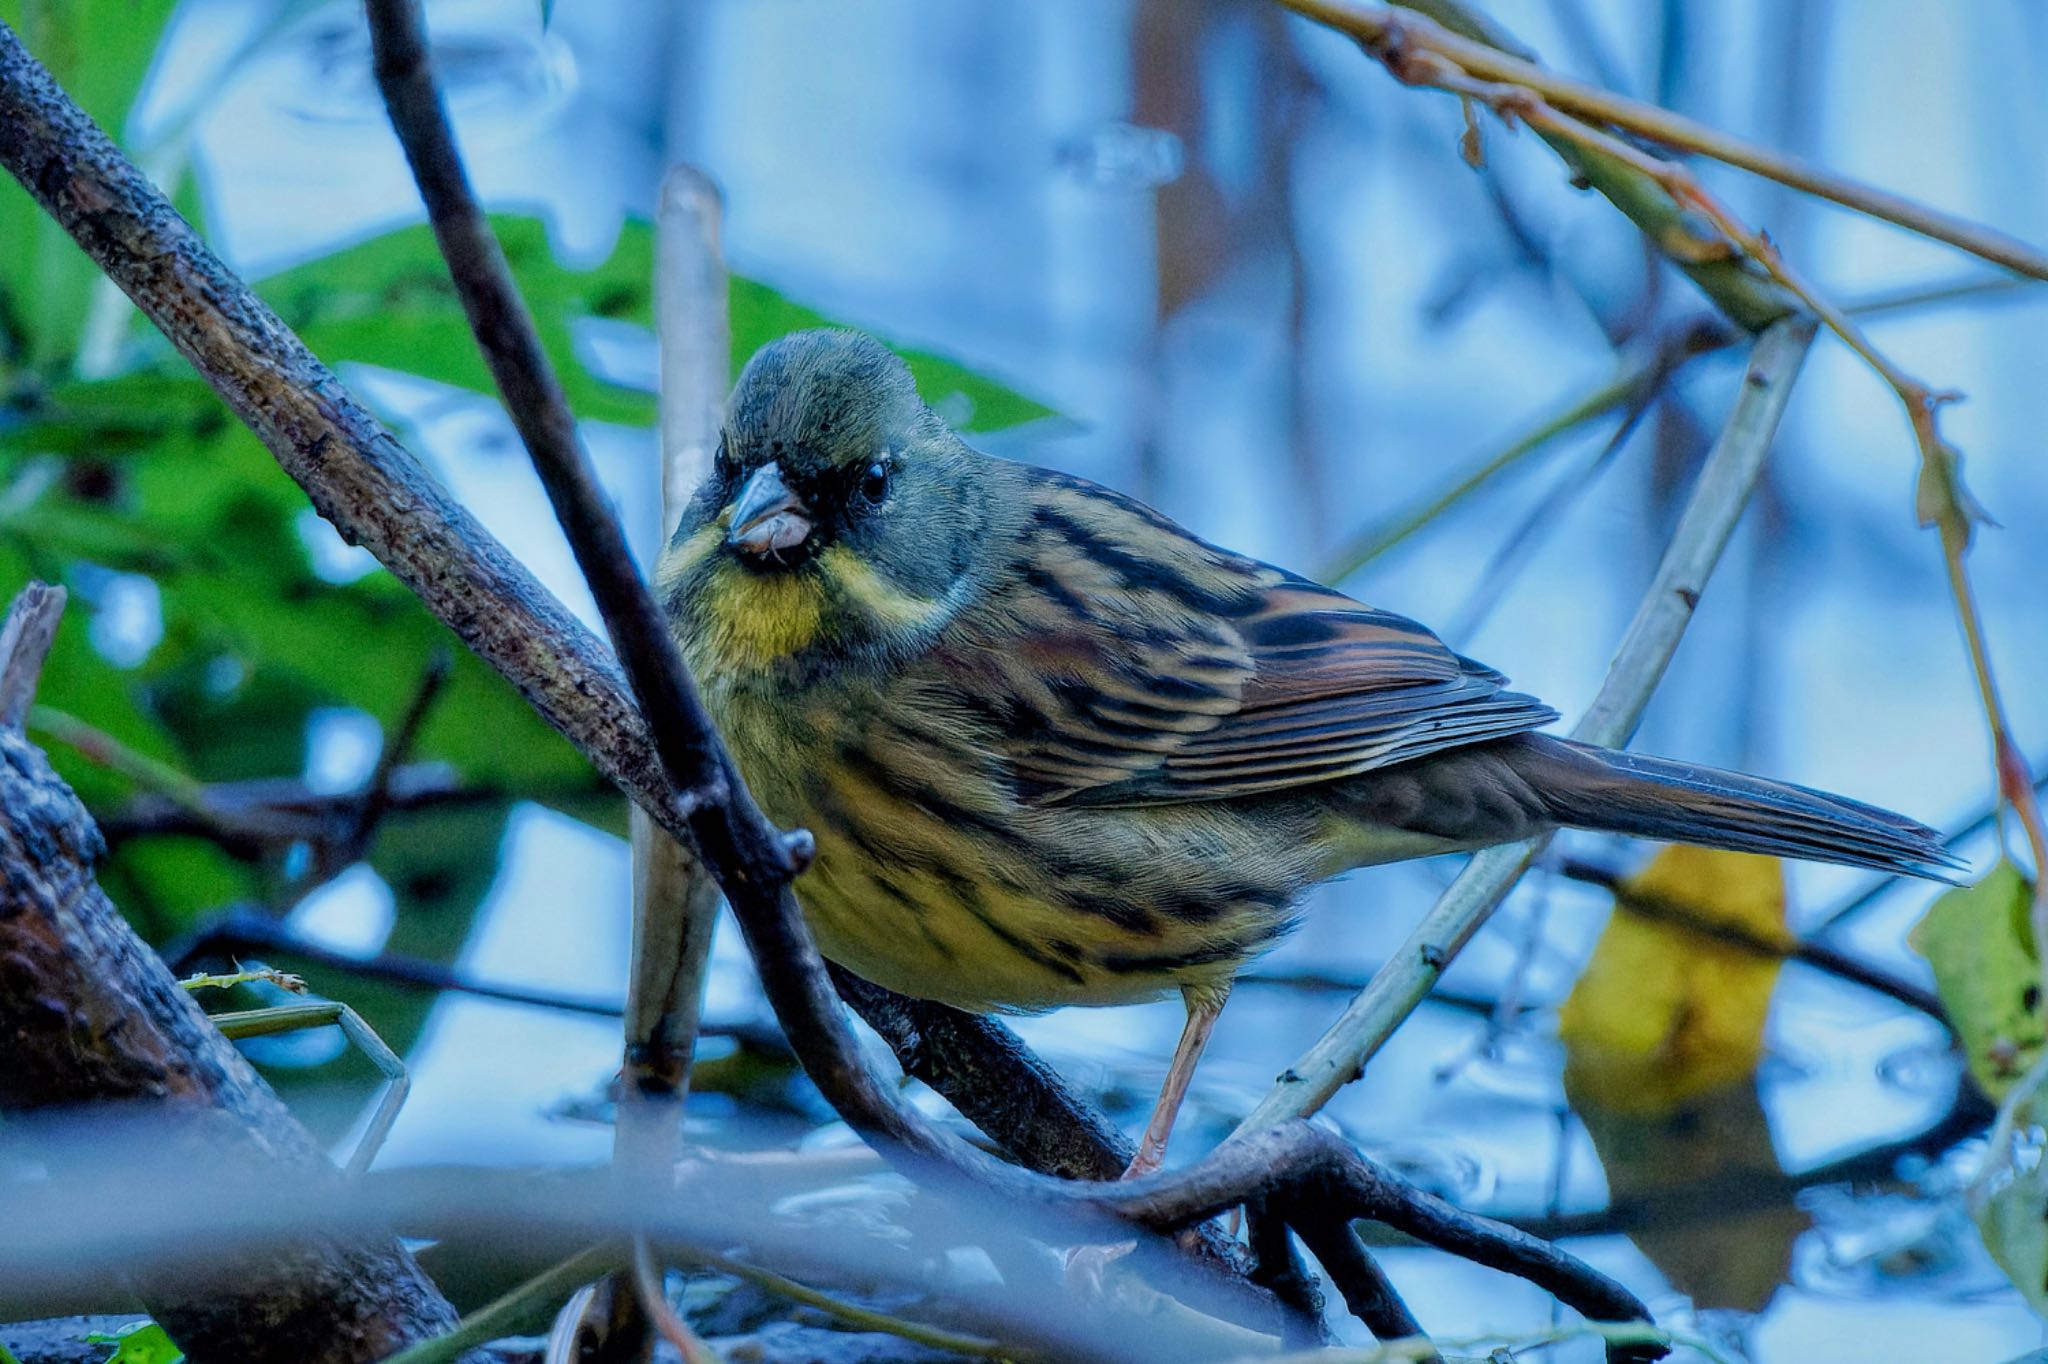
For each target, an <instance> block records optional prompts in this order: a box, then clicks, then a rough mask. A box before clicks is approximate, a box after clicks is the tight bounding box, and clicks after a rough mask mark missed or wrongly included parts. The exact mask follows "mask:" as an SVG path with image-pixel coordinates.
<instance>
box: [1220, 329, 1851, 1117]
mask: <svg viewBox="0 0 2048 1364" xmlns="http://www.w3.org/2000/svg"><path fill="white" fill-rule="evenodd" d="M1813 333H1814V324H1813V322H1812V321H1811V320H1810V319H1806V318H1794V319H1789V320H1787V321H1784V322H1779V323H1775V324H1773V325H1772V326H1771V328H1770V329H1769V330H1767V331H1766V332H1764V334H1763V335H1762V336H1761V337H1759V338H1758V339H1757V343H1756V348H1755V350H1754V351H1753V352H1752V353H1751V355H1750V361H1749V368H1748V370H1747V372H1746V373H1745V374H1744V376H1743V383H1742V386H1741V391H1740V393H1739V395H1738V396H1737V398H1736V400H1735V406H1734V409H1733V410H1732V411H1731V412H1730V413H1729V414H1728V424H1727V425H1726V426H1725V427H1724V428H1723V429H1722V431H1721V436H1720V439H1719V440H1717V441H1716V442H1715V443H1714V448H1713V450H1712V451H1711V452H1710V453H1709V454H1708V456H1707V462H1706V463H1705V465H1703V466H1702V467H1701V469H1700V474H1699V480H1698V482H1697V483H1695V484H1694V485H1693V490H1692V496H1691V498H1690V500H1689V501H1688V502H1687V504H1686V508H1685V512H1684V514H1683V515H1682V516H1680V518H1679V521H1678V525H1677V528H1676V529H1675V530H1674V531H1673V532H1672V536H1671V543H1670V544H1669V545H1668V546H1667V547H1666V549H1665V551H1664V559H1663V562H1662V563H1661V564H1659V565H1658V567H1657V573H1656V576H1655V577H1654V578H1653V579H1652V580H1651V582H1650V586H1649V589H1648V590H1647V591H1646V592H1644V594H1643V599H1642V603H1641V604H1640V605H1639V606H1638V607H1637V608H1636V614H1635V619H1634V620H1632V621H1631V622H1630V623H1629V627H1628V632H1627V633H1626V634H1625V635H1624V636H1623V637H1622V642H1621V647H1620V648H1619V649H1618V650H1617V651H1616V653H1615V656H1614V662H1613V664H1612V665H1611V666H1610V667H1609V669H1608V672H1607V680H1606V682H1605V683H1603V684H1602V686H1601V688H1600V692H1599V694H1598V695H1597V696H1595V697H1594V699H1593V704H1592V705H1591V706H1589V707H1588V708H1587V710H1586V713H1585V715H1584V716H1583V717H1581V719H1580V720H1579V723H1578V725H1577V727H1576V728H1574V729H1573V731H1572V737H1574V738H1576V739H1583V740H1585V741H1587V742H1589V743H1597V744H1609V745H1617V744H1624V743H1626V742H1627V741H1628V737H1629V735H1630V734H1632V733H1633V732H1634V731H1635V727H1636V721H1637V719H1638V718H1639V717H1640V716H1641V715H1642V712H1643V707H1644V706H1646V705H1648V704H1649V700H1650V696H1651V694H1652V693H1653V692H1655V690H1656V688H1657V683H1658V682H1659V681H1661V680H1662V679H1663V676H1664V670H1665V668H1666V667H1667V666H1668V665H1669V664H1670V662H1671V655H1672V653H1673V652H1674V651H1675V650H1676V649H1677V648H1678V641H1679V639H1680V638H1681V637H1682V636H1683V635H1684V633H1685V627H1686V626H1687V625H1688V624H1689V623H1690V622H1691V620H1692V613H1693V608H1694V607H1695V606H1696V605H1697V604H1698V603H1699V599H1700V593H1701V592H1703V591H1704V590H1705V589H1706V585H1707V579H1708V577H1709V576H1710V575H1711V574H1712V573H1713V569H1714V565H1715V564H1716V563H1717V562H1718V561H1719V559H1720V557H1721V550H1722V547H1723V546H1725V545H1726V544H1727V543H1728V537H1729V536H1730V535H1731V534H1732V533H1733V532H1734V530H1735V523H1736V522H1737V521H1738V520H1739V519H1740V518H1741V516H1742V509H1743V507H1744V506H1745V505H1746V503H1747V501H1748V498H1749V492H1750V489H1751V488H1752V487H1753V486H1754V485H1755V482H1756V478H1757V475H1758V474H1759V473H1761V472H1762V470H1763V464H1764V458H1765V456H1766V455H1768V454H1769V453H1770V447H1771V437H1772V435H1773V433H1775V432H1776V431H1777V429H1778V419H1779V418H1780V417H1781V416H1783V415H1784V411H1785V404H1786V402H1787V400H1788V399H1789V398H1790V397H1791V393H1792V383H1793V380H1794V379H1795V378H1797V377H1798V373H1799V366H1800V364H1801V362H1802V361H1803V360H1804V359H1805V358H1806V352H1807V348H1808V346H1809V345H1810V344H1811V342H1812V340H1813ZM1543 841H1544V840H1536V841H1532V842H1527V843H1511V844H1507V845H1504V846H1502V847H1498V848H1488V849H1486V850H1485V851H1484V852H1480V853H1476V854H1474V855H1473V857H1472V859H1471V861H1469V862H1467V863H1466V864H1465V869H1464V870H1463V871H1462V872H1460V873H1459V874H1458V878H1457V879H1456V880H1455V881H1453V882H1451V885H1450V888H1449V889H1447V890H1446V891H1445V892H1444V894H1443V897H1442V898H1441V899H1439V900H1438V901H1437V902H1436V905H1435V907H1434V908H1432V909H1431V910H1430V911H1429V913H1428V914H1427V915H1426V916H1424V918H1423V920H1422V922H1421V923H1420V924H1419V925H1417V927H1416V929H1415V931H1414V932H1413V933H1411V934H1410V935H1409V936H1408V939H1407V941H1406V942H1404V943H1403V944H1402V945H1401V947H1400V949H1399V950H1398V951H1396V952H1395V954H1394V955H1393V957H1392V958H1391V959H1390V960H1389V961H1388V962H1387V964H1386V965H1385V966H1384V967H1382V968H1380V971H1379V973H1378V974H1377V975H1375V976H1374V977H1373V979H1372V982H1371V983H1370V984H1368V985H1367V986H1366V988H1365V989H1364V990H1363V991H1361V992H1360V993H1359V995H1358V997H1357V998H1356V999H1354V1000H1352V1002H1351V1005H1350V1007H1349V1008H1347V1009H1346V1010H1345V1011H1344V1013H1343V1015H1342V1016H1341V1017H1339V1018H1338V1020H1337V1021H1336V1022H1335V1023H1333V1024H1331V1025H1330V1028H1329V1030H1328V1031H1327V1032H1325V1033H1324V1034H1323V1035H1322V1037H1321V1038H1319V1039H1317V1041H1316V1042H1315V1044H1314V1045H1313V1046H1311V1047H1310V1048H1309V1049H1308V1050H1307V1051H1306V1052H1304V1053H1302V1055H1301V1057H1300V1058H1299V1059H1297V1060H1296V1061H1295V1063H1294V1064H1293V1065H1291V1066H1289V1067H1288V1068H1287V1069H1286V1070H1285V1071H1284V1072H1282V1074H1281V1077H1280V1080H1279V1082H1278V1083H1277V1084H1275V1085H1274V1087H1273V1089H1272V1090H1271V1091H1270V1092H1269V1093H1268V1094H1267V1095H1266V1097H1265V1098H1264V1099H1263V1100H1261V1101H1260V1103H1259V1105H1258V1107H1257V1108H1255V1109H1253V1110H1252V1112H1251V1114H1250V1115H1249V1116H1248V1117H1246V1118H1245V1120H1244V1122H1243V1123H1242V1124H1241V1125H1240V1126H1239V1129H1238V1130H1239V1131H1246V1130H1249V1129H1251V1128H1255V1127H1259V1126H1263V1125H1265V1124H1268V1123H1274V1122H1279V1121H1282V1120H1284V1119H1287V1118H1299V1117H1306V1116H1307V1115H1309V1114H1311V1113H1314V1112H1315V1111H1316V1110H1318V1109H1320V1108H1321V1107H1322V1106H1323V1105H1324V1104H1326V1103H1328V1102H1329V1101H1330V1099H1331V1097H1332V1096H1334V1095H1335V1094H1336V1093H1337V1091H1338V1090H1339V1089H1341V1088H1343V1086H1344V1085H1346V1084H1347V1083H1349V1082H1350V1081H1351V1080H1352V1078H1354V1077H1355V1076H1357V1075H1358V1074H1359V1073H1360V1072H1361V1071H1362V1070H1363V1068H1364V1066H1365V1063H1366V1062H1367V1061H1368V1060H1370V1059H1371V1058H1372V1057H1373V1056H1374V1055H1375V1054H1377V1053H1378V1051H1379V1049H1380V1047H1381V1046H1382V1045H1383V1044H1384V1043H1385V1042H1386V1040H1387V1038H1388V1037H1390V1036H1392V1035H1393V1031H1394V1029H1395V1028H1397V1027H1399V1026H1400V1024H1401V1022H1402V1021H1403V1020H1404V1019H1406V1018H1407V1017H1408V1015H1409V1014H1410V1013H1412V1012H1413V1011H1414V1010H1415V1007H1416V1006H1417V1005H1418V1004H1420V1003H1421V1002H1422V1000H1423V998H1424V997H1425V996H1426V995H1428V993H1429V991H1430V988H1431V987H1432V986H1433V985H1435V984H1436V981H1437V978H1438V977H1439V976H1441V975H1442V974H1443V970H1444V968H1445V967H1446V966H1448V965H1449V964H1450V961H1451V958H1453V957H1455V956H1456V955H1457V954H1458V952H1459V951H1460V950H1461V949H1463V947H1464V946H1465V944H1466V943H1467V942H1469V941H1471V938H1472V935H1473V934H1474V933H1476V932H1478V931H1479V928H1480V925H1482V924H1484V923H1485V922H1486V920H1487V918H1488V917H1489V916H1490V915H1491V914H1492V913H1493V911H1494V909H1495V908H1496V907H1497V906H1498V905H1499V904H1500V902H1501V901H1502V900H1503V899H1505V898H1506V896H1507V893H1508V891H1509V890H1511V889H1512V888H1513V887H1514V884H1515V882H1516V881H1517V880H1518V879H1520V877H1521V875H1522V873H1523V872H1524V871H1525V870H1527V869H1528V866H1529V863H1530V861H1531V859H1532V858H1534V857H1535V855H1536V852H1537V850H1538V849H1539V848H1540V847H1541V846H1542V843H1543Z"/></svg>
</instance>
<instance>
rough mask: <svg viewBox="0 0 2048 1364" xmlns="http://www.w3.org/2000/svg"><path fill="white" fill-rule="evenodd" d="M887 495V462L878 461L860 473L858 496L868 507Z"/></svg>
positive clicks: (883, 460)
mask: <svg viewBox="0 0 2048 1364" xmlns="http://www.w3.org/2000/svg"><path fill="white" fill-rule="evenodd" d="M888 495H889V461H888V460H886V459H878V460H876V461H875V462H874V463H872V464H870V465H868V467H867V468H866V469H865V470H863V471H862V472H861V476H860V496H861V500H862V501H863V502H866V503H869V504H870V505H873V504H876V503H879V502H880V501H881V500H882V499H883V498H885V497H887V496H888Z"/></svg>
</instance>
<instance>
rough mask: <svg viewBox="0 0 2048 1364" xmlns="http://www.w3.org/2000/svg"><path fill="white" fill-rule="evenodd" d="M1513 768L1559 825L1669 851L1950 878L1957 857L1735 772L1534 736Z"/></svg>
mask: <svg viewBox="0 0 2048 1364" xmlns="http://www.w3.org/2000/svg"><path fill="white" fill-rule="evenodd" d="M1530 738H1531V739H1532V740H1534V742H1532V743H1529V744H1528V746H1527V748H1526V749H1525V750H1524V753H1523V754H1522V755H1518V757H1522V758H1523V761H1520V762H1517V763H1516V766H1518V767H1522V768H1523V769H1524V774H1525V776H1526V777H1527V778H1528V780H1529V783H1530V785H1531V786H1532V787H1533V788H1534V789H1535V790H1537V791H1539V792H1541V793H1542V798H1543V800H1544V801H1545V803H1546V804H1547V805H1548V806H1549V807H1550V813H1551V815H1552V817H1553V818H1555V819H1556V820H1557V822H1558V823H1560V824H1565V825H1570V826H1571V827H1573V828H1579V829H1592V830H1596V831H1599V832H1603V833H1617V834H1627V835H1630V836H1631V837H1635V838H1651V839H1657V840H1660V841H1663V842H1668V843H1693V844H1698V845H1700V846H1702V847H1708V848H1727V849H1729V850H1731V851H1735V852H1754V853H1767V854H1770V855H1772V856H1777V857H1793V858H1799V859H1802V860H1805V861H1809V862H1836V863H1840V864H1842V865H1843V866H1850V867H1867V868H1869V869H1870V870H1872V871H1889V872H1899V873H1903V874H1905V875H1909V876H1925V877H1929V878H1931V879H1933V880H1939V881H1951V880H1954V879H1955V878H1954V876H1953V874H1952V873H1953V872H1955V871H1956V870H1959V869H1961V868H1962V867H1964V865H1965V864H1964V862H1963V861H1962V859H1960V858H1958V857H1957V856H1956V855H1955V854H1954V853H1951V852H1950V851H1949V850H1948V849H1947V848H1945V847H1943V846H1942V842H1941V835H1940V834H1939V833H1937V832H1935V831H1934V830H1933V829H1930V828H1928V827H1927V826H1926V825H1924V824H1920V823H1918V822H1916V821H1914V820H1910V819H1907V818H1906V817H1905V816H1904V815H1897V814H1893V813H1892V812H1891V811H1889V810H1882V809H1879V808H1878V807H1877V806H1875V805H1865V804H1863V803H1862V802H1860V801H1854V800H1849V799H1847V798H1845V797H1842V796H1834V795H1829V794H1828V793H1827V792H1825V791H1815V790H1812V789H1810V788H1808V787H1804V786H1793V785H1791V784H1790V783H1788V782H1777V781H1768V780H1766V779H1764V778H1762V777H1752V776H1748V775H1746V774H1744V773H1741V772H1728V771H1723V770H1721V769H1719V768H1713V767H1696V766H1694V765H1693V764H1691V763H1683V762H1677V761H1674V760H1672V759H1670V758H1657V757H1651V756H1648V755H1646V754H1640V753H1625V752H1621V751H1619V750H1616V749H1609V748H1595V747H1592V746H1590V745H1587V744H1578V743H1572V742H1570V741H1568V740H1560V739H1552V738H1549V737H1548V736H1537V735H1532V736H1530Z"/></svg>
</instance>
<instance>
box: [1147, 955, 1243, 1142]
mask: <svg viewBox="0 0 2048 1364" xmlns="http://www.w3.org/2000/svg"><path fill="white" fill-rule="evenodd" d="M1180 994H1181V999H1182V1000H1183V1001H1184V1002H1185V1003H1186V1004H1187V1010H1188V1021H1187V1022H1186V1024H1184V1025H1183V1026H1182V1027H1181V1030H1180V1044H1179V1045H1178V1046H1176V1047H1175V1048H1174V1049H1173V1064H1172V1065H1170V1066H1168V1067H1167V1068H1166V1083H1165V1084H1163V1085H1161V1086H1160V1087H1159V1102H1157V1103H1155V1104H1154V1105H1152V1118H1151V1120H1150V1121H1149V1122H1147V1123H1146V1124H1145V1135H1144V1136H1143V1137H1141V1138H1140V1139H1139V1141H1138V1153H1137V1154H1136V1155H1134V1156H1132V1157H1131V1163H1130V1166H1129V1168H1127V1169H1126V1170H1125V1171H1124V1173H1123V1177H1124V1178H1125V1179H1136V1178H1137V1177H1138V1176H1139V1175H1149V1174H1151V1173H1152V1172H1153V1171H1154V1170H1156V1169H1158V1168H1159V1167H1160V1165H1161V1164H1163V1163H1164V1162H1165V1160H1166V1140H1167V1138H1168V1137H1170V1136H1172V1135H1173V1120H1174V1119H1175V1118H1177V1117H1179V1116H1180V1105H1181V1101H1182V1100H1184V1099H1186V1098H1187V1096H1188V1082H1189V1081H1191V1080H1193V1079H1194V1078H1195V1066H1196V1064H1197V1063H1199V1062H1200V1061H1201V1059H1202V1049H1203V1048H1204V1047H1206V1046H1208V1045H1209V1034H1210V1033H1211V1032H1213V1031H1215V1028H1216V1015H1218V1014H1220V1013H1222V1012H1223V1001H1224V1000H1226V999H1228V998H1230V985H1229V983H1228V982H1225V983H1224V985H1223V987H1222V988H1221V989H1218V988H1216V987H1215V986H1213V985H1204V986H1193V985H1185V986H1182V987H1181V992H1180Z"/></svg>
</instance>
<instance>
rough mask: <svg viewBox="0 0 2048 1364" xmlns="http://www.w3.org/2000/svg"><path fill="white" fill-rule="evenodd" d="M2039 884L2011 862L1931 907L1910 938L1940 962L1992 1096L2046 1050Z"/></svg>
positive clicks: (1941, 987) (1970, 1053)
mask: <svg viewBox="0 0 2048 1364" xmlns="http://www.w3.org/2000/svg"><path fill="white" fill-rule="evenodd" d="M2033 898H2034V888H2033V884H2032V882H2030V881H2029V880H2028V879H2027V877H2026V875H2025V874H2024V873H2023V872H2021V871H2020V869H2019V868H2018V867H2015V866H2014V865H2013V864H2012V863H2010V862H2001V863H1999V864H1998V865H1997V866H1996V867H1994V868H1993V869H1992V871H1991V874H1990V875H1988V876H1986V877H1985V878H1984V879H1983V880H1981V881H1979V882H1978V883H1977V884H1976V885H1974V886H1962V887H1958V888H1957V889H1955V890H1952V891H1949V892H1948V893H1947V894H1945V895H1943V896H1942V897H1941V898H1940V899H1938V900H1936V901H1935V902H1934V903H1933V904H1932V905H1931V906H1929V907H1928V910H1927V913H1926V914H1925V915H1924V916H1923V917H1922V918H1921V920H1920V922H1919V923H1918V924H1916V925H1915V926H1914V928H1913V932H1912V935H1911V937H1910V938H1909V939H1908V941H1909V942H1910V943H1911V944H1912V946H1913V950H1914V951H1916V952H1918V953H1919V954H1920V955H1921V956H1923V957H1925V958H1927V964H1928V965H1929V966H1931V967H1933V968H1934V988H1935V992H1936V993H1937V994H1939V995H1940V996H1941V1004H1942V1007H1943V1008H1944V1009H1946V1010H1947V1011H1948V1016H1949V1021H1950V1023H1952V1024H1953V1025H1954V1026H1955V1030H1956V1036H1957V1037H1958V1038H1959V1039H1960V1040H1961V1042H1962V1044H1963V1054H1964V1056H1965V1057H1967V1058H1968V1060H1969V1063H1970V1078H1971V1079H1973V1080H1975V1081H1976V1082H1977V1087H1978V1088H1979V1089H1981V1090H1983V1091H1984V1092H1985V1094H1987V1095H1989V1096H1990V1097H1991V1098H1992V1099H1993V1100H1999V1099H2003V1098H2005V1097H2006V1095H2007V1094H2008V1093H2009V1092H2010V1091H2011V1089H2012V1087H2013V1084H2014V1083H2015V1082H2016V1081H2017V1080H2018V1079H2019V1078H2020V1077H2021V1076H2022V1075H2025V1074H2026V1073H2027V1072H2028V1071H2029V1070H2030V1069H2032V1068H2033V1065H2034V1063H2035V1062H2036V1061H2038V1060H2039V1059H2040V1058H2041V1055H2042V1042H2043V1027H2042V1021H2041V956H2040V950H2039V948H2038V946H2037V945H2036V943H2035V942H2034V924H2033V920H2032V919H2031V917H2030V913H2031V908H2032V904H2033Z"/></svg>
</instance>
